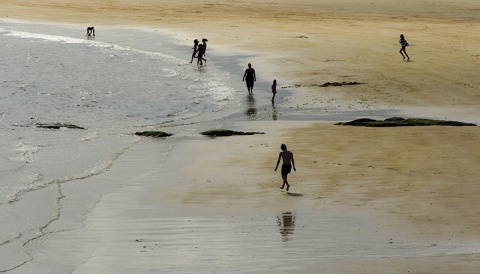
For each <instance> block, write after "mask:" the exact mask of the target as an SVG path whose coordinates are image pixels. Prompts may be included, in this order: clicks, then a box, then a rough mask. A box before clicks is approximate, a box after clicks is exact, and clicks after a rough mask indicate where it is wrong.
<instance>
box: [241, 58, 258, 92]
mask: <svg viewBox="0 0 480 274" xmlns="http://www.w3.org/2000/svg"><path fill="white" fill-rule="evenodd" d="M245 80H247V90H248V94H249V95H252V94H253V82H256V81H257V77H256V76H255V70H254V69H253V68H252V64H250V63H248V68H247V69H246V70H245V73H244V74H243V80H242V82H245Z"/></svg>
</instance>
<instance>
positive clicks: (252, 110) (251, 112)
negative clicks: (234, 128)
mask: <svg viewBox="0 0 480 274" xmlns="http://www.w3.org/2000/svg"><path fill="white" fill-rule="evenodd" d="M247 103H248V108H247V111H245V114H246V115H247V116H251V117H255V115H257V107H256V105H255V98H254V97H253V95H251V94H250V95H248V97H247Z"/></svg>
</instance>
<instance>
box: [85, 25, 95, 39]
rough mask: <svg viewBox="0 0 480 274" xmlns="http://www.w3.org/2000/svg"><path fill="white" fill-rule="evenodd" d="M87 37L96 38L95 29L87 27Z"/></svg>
mask: <svg viewBox="0 0 480 274" xmlns="http://www.w3.org/2000/svg"><path fill="white" fill-rule="evenodd" d="M85 36H87V37H89V36H95V28H94V27H93V26H91V27H87V34H86V35H85Z"/></svg>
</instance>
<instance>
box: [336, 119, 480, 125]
mask: <svg viewBox="0 0 480 274" xmlns="http://www.w3.org/2000/svg"><path fill="white" fill-rule="evenodd" d="M335 125H344V126H364V127H406V126H407V127H411V126H476V124H472V123H463V122H457V121H446V120H433V119H423V118H408V119H405V118H400V117H393V118H388V119H385V120H374V119H369V118H362V119H357V120H353V121H350V122H344V123H336V124H335Z"/></svg>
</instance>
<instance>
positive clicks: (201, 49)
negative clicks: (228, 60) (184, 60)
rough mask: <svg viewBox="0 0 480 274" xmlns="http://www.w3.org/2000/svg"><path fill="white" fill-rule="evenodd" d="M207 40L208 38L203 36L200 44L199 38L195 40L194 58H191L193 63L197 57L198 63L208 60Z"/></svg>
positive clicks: (201, 63)
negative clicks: (206, 55)
mask: <svg viewBox="0 0 480 274" xmlns="http://www.w3.org/2000/svg"><path fill="white" fill-rule="evenodd" d="M207 42H208V39H205V38H203V39H202V43H201V44H199V41H198V39H195V40H193V48H192V49H193V53H192V60H190V63H193V59H194V58H197V65H201V66H202V65H203V61H205V63H206V62H207V59H205V58H204V57H205V53H206V51H207Z"/></svg>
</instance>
